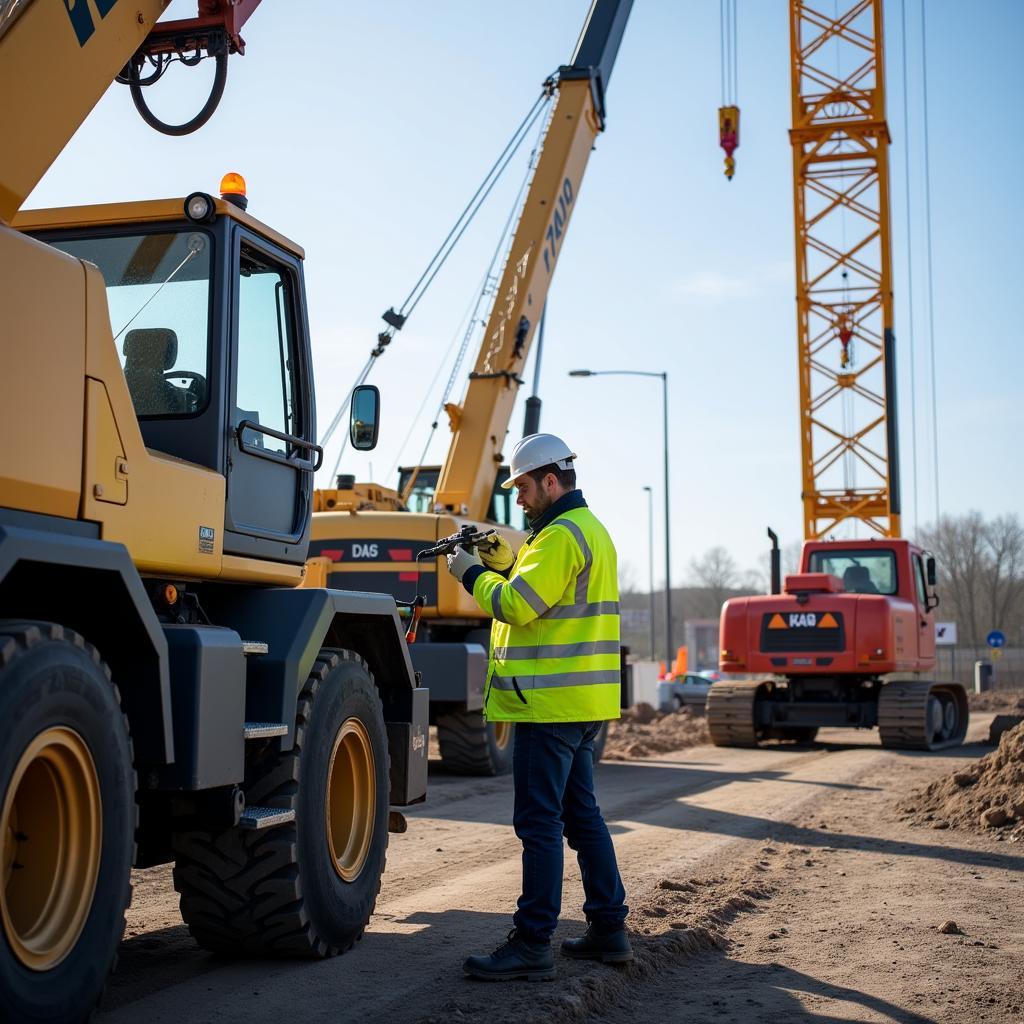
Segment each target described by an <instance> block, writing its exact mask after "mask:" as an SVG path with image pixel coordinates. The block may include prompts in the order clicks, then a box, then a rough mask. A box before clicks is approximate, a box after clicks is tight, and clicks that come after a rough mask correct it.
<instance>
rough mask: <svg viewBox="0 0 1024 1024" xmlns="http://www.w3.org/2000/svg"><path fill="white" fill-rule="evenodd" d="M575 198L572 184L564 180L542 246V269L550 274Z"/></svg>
mask: <svg viewBox="0 0 1024 1024" xmlns="http://www.w3.org/2000/svg"><path fill="white" fill-rule="evenodd" d="M574 198H575V196H574V194H573V190H572V182H571V181H570V180H569V179H568V178H566V179H565V181H563V182H562V191H561V192H560V193H559V195H558V200H557V203H556V205H555V213H554V216H553V217H552V218H551V223H550V224H549V225H548V230H547V234H546V235H545V236H544V237H545V238H546V239H547V241H546V242H545V244H544V269H545V270H546V271H547V272H548V273H549V274H550V273H551V271H552V270H553V269H554V266H555V256H556V255H557V253H558V245H559V242H560V241H561V238H562V235H563V234H564V229H565V225H566V224H567V223H568V220H569V207H570V206H572V201H573V199H574Z"/></svg>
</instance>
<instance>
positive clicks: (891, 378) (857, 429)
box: [790, 0, 900, 540]
mask: <svg viewBox="0 0 1024 1024" xmlns="http://www.w3.org/2000/svg"><path fill="white" fill-rule="evenodd" d="M790 43H791V56H792V65H791V73H792V101H793V128H792V130H791V132H790V141H791V142H792V145H793V195H794V206H795V210H794V212H795V227H796V273H797V282H796V284H797V323H798V334H799V338H798V356H799V366H800V441H801V450H802V467H803V503H804V536H805V537H806V538H807V539H809V540H810V539H815V538H821V537H824V536H826V535H827V534H829V533H831V532H832V531H833V530H834V529H835V527H836V526H838V525H839V524H840V523H842V522H843V521H844V520H851V519H852V520H858V521H860V522H862V523H864V524H866V525H867V526H868V528H869V529H870V530H871V531H872V532H873V533H875V534H880V535H882V536H886V537H898V536H899V535H900V488H899V453H898V445H897V433H896V370H895V353H894V347H895V345H894V332H893V297H892V241H891V231H890V210H889V143H890V139H889V128H888V125H887V124H886V120H885V66H884V62H883V48H882V0H841V2H840V3H839V7H838V10H837V11H836V12H835V13H834V14H832V15H827V14H822V13H821V12H820V11H818V10H816V9H814V8H813V7H812V6H811V5H810V4H808V3H805V2H803V0H790Z"/></svg>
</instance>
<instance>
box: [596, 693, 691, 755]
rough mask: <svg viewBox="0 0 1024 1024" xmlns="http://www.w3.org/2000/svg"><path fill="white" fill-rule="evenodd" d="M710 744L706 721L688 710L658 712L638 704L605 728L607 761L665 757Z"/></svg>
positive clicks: (649, 706)
mask: <svg viewBox="0 0 1024 1024" xmlns="http://www.w3.org/2000/svg"><path fill="white" fill-rule="evenodd" d="M707 742H709V737H708V726H707V720H706V719H705V718H704V717H703V716H698V715H696V714H694V713H693V711H691V710H690V708H683V709H682V710H681V711H669V712H667V713H666V712H661V711H655V709H654V708H652V707H651V705H650V704H637V705H636V706H635V707H632V708H627V709H626V710H625V711H623V712H622V718H620V719H619V720H618V721H615V722H612V723H611V725H610V726H609V728H608V741H607V743H606V744H605V748H604V758H605V760H606V761H629V760H633V759H635V758H641V757H651V756H652V755H654V754H667V753H670V752H671V751H673V750H683V749H685V748H686V747H695V746H697V745H698V744H700V743H707Z"/></svg>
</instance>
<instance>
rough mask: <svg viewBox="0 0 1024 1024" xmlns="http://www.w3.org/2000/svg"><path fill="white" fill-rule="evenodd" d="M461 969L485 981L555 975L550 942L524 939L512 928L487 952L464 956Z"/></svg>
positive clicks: (544, 977) (537, 978)
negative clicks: (483, 954) (504, 938)
mask: <svg viewBox="0 0 1024 1024" xmlns="http://www.w3.org/2000/svg"><path fill="white" fill-rule="evenodd" d="M462 970H463V971H464V972H465V973H466V974H468V975H469V976H470V977H471V978H483V979H484V980H485V981H512V980H513V979H515V978H523V979H525V980H526V981H550V980H551V979H552V978H554V976H555V957H554V954H553V953H552V952H551V943H550V942H527V940H526V939H524V938H521V937H520V936H519V935H517V934H516V930H515V928H513V929H512V931H510V932H509V933H508V938H507V939H506V940H505V941H504V942H503V943H502V944H501V945H500V946H499V947H498V948H497V949H496V950H495V951H494V952H493V953H491V955H490V956H471V957H467V958H466V962H465V963H464V964H463V965H462Z"/></svg>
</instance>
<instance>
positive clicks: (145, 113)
mask: <svg viewBox="0 0 1024 1024" xmlns="http://www.w3.org/2000/svg"><path fill="white" fill-rule="evenodd" d="M215 62H216V69H215V71H214V76H213V88H212V89H211V90H210V96H209V98H208V99H207V101H206V103H205V104H203V108H202V110H200V111H199V113H198V114H196V116H195V117H193V118H192V119H191V120H189V121H186V122H185V123H184V124H167V122H165V121H161V120H160V118H158V117H157V116H156V115H155V114H154V113H153V111H152V110H150V109H149V106H148V105H147V103H146V100H145V97H144V96H143V93H142V90H143V88H144V87H145V86H146V85H150V84H152V82H153V81H155V78H156V77H159V75H156V76H153V75H150V76H148V79H144V78H142V77H141V75H140V70H141V69H140V68H139V66H138V65H137V64H136V63H135V61H134V60H133V61H130V62H129V64H128V67H127V76H126V77H127V79H128V91H129V92H130V93H131V94H132V102H133V103H134V104H135V109H136V110H137V111H138V112H139V114H140V115H141V117H142V120H143V121H145V122H146V124H148V125H149V127H150V128H154V129H156V131H158V132H162V133H163V134H164V135H191V134H192V132H194V131H197V130H198V129H200V128H202V127H203V125H204V124H206V122H207V121H209V120H210V118H211V117H213V112H214V111H215V110H216V109H217V107H218V106H219V105H220V101H221V97H222V96H223V95H224V86H225V84H226V83H227V80H228V52H227V47H225V48H224V49H222V50H221V52H220V53H218V54H216V55H215Z"/></svg>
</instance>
